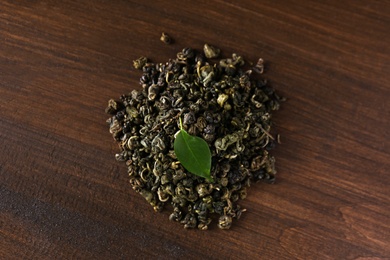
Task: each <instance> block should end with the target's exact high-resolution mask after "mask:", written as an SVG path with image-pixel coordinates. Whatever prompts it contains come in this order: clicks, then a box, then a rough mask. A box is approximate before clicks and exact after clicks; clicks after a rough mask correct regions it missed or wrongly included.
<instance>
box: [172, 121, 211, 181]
mask: <svg viewBox="0 0 390 260" xmlns="http://www.w3.org/2000/svg"><path fill="white" fill-rule="evenodd" d="M173 146H174V149H175V154H176V156H177V159H179V161H180V163H181V164H182V165H183V167H184V168H185V169H186V170H187V171H189V172H190V173H192V174H195V175H198V176H201V177H203V178H206V179H207V180H209V181H213V179H212V178H211V175H210V169H211V152H210V148H209V146H208V144H207V143H206V141H205V140H203V139H202V138H200V137H197V136H192V135H189V134H188V133H187V132H186V131H185V130H184V129H181V130H180V131H179V133H178V134H177V135H176V138H175V141H174V143H173Z"/></svg>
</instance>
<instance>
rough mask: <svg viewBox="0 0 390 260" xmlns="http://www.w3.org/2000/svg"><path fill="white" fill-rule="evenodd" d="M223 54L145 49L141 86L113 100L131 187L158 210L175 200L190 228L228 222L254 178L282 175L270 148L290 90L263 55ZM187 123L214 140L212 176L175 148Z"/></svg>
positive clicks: (189, 129) (112, 127) (175, 217)
mask: <svg viewBox="0 0 390 260" xmlns="http://www.w3.org/2000/svg"><path fill="white" fill-rule="evenodd" d="M219 55H220V51H219V49H217V48H215V47H213V46H210V45H208V44H205V46H204V48H203V51H198V50H195V49H192V48H184V49H183V50H182V51H181V52H179V53H177V57H176V58H174V59H170V60H169V61H167V62H166V63H152V62H149V60H148V59H147V58H145V57H141V58H139V59H137V60H135V61H134V64H133V65H134V67H135V68H136V69H140V70H142V72H143V73H142V76H141V78H140V85H141V88H139V89H135V90H132V91H131V92H130V93H129V94H125V95H122V96H120V98H119V99H118V100H114V99H111V100H109V102H108V107H107V108H106V112H107V113H109V114H111V117H110V118H109V119H108V120H107V123H108V124H109V131H110V133H111V134H112V136H113V137H114V139H115V141H116V142H117V143H118V144H119V148H120V152H119V153H117V154H116V155H115V158H116V160H118V161H121V162H124V163H126V166H127V171H128V175H129V178H130V184H131V187H132V188H133V189H134V190H135V191H136V192H138V193H139V194H141V195H142V196H143V197H144V198H145V199H146V201H147V202H148V203H150V205H151V206H152V207H153V208H154V210H155V211H161V210H162V209H163V208H164V207H165V206H166V205H171V206H169V207H167V208H170V209H171V210H172V213H171V214H170V216H169V219H170V220H172V221H177V222H179V223H181V224H183V225H184V227H185V228H199V229H202V230H205V229H207V228H208V225H209V224H210V222H211V221H212V220H213V219H214V220H215V219H217V221H218V227H219V228H221V229H229V228H230V227H231V224H232V220H233V219H238V218H240V216H241V214H242V212H244V211H245V209H242V208H241V207H240V206H239V205H238V204H237V202H238V201H239V200H242V199H245V197H246V196H247V188H248V187H249V186H250V184H251V183H252V182H258V181H260V180H262V181H265V182H268V183H273V182H274V180H275V174H276V171H275V166H274V165H275V159H274V157H273V156H271V155H270V153H269V150H271V149H272V148H274V146H275V144H276V143H277V142H278V139H279V138H278V137H274V136H273V135H271V134H270V130H271V112H272V111H273V110H278V109H279V105H280V102H281V101H283V98H281V97H280V96H278V95H277V94H276V93H275V91H274V89H273V88H271V87H270V86H269V85H267V81H266V80H265V79H263V78H262V75H261V74H262V73H263V69H264V66H263V60H262V59H259V60H258V62H257V64H254V65H252V66H250V65H248V64H245V61H244V59H243V57H241V56H240V55H237V54H232V56H231V58H224V59H219V60H218V56H219ZM244 68H245V69H244ZM180 131H182V132H183V133H185V134H187V135H186V136H190V137H197V139H199V138H201V139H203V140H204V141H205V142H206V143H207V145H208V147H209V150H210V155H211V166H210V169H209V174H210V177H209V178H204V177H202V176H198V175H196V174H193V173H191V172H190V171H188V170H187V169H186V168H187V166H186V167H184V166H183V165H182V163H181V162H180V161H179V160H178V157H182V158H186V154H180V155H179V156H177V154H176V153H175V149H174V142H175V138H176V136H177V134H178V133H180ZM184 131H185V132H184ZM206 148H207V147H206ZM176 152H177V151H176ZM192 156H195V158H196V156H197V154H196V153H195V154H193V155H192ZM203 157H204V156H203ZM190 161H191V160H190ZM190 163H191V162H190Z"/></svg>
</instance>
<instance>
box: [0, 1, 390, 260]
mask: <svg viewBox="0 0 390 260" xmlns="http://www.w3.org/2000/svg"><path fill="white" fill-rule="evenodd" d="M179 2H180V3H179ZM389 13H390V3H389V1H371V0H366V1H364V0H362V1H354V0H350V1H336V0H334V1H333V0H330V1H270V0H269V1H249V0H245V1H225V2H223V1H217V0H214V1H211V0H210V1H170V2H169V1H167V2H163V1H103V0H102V1H49V0H42V1H22V0H19V1H11V0H3V1H1V3H0V46H1V47H0V145H1V150H0V258H1V259H53V258H62V259H75V258H78V259H87V258H90V259H151V258H157V259H175V258H177V259H179V258H180V259H389V257H390V246H389V245H390V217H389V215H390V192H389V185H390V177H389V173H390V147H389V139H390V136H389V132H390V130H389V129H390V124H389V118H390V106H389V98H390V76H389V72H390V47H389V46H390V45H389V42H390V37H389V32H390V16H389ZM161 32H167V33H169V34H170V35H171V36H172V37H173V38H174V40H175V43H174V44H171V45H164V44H163V43H161V42H160V40H159V38H160V35H161ZM204 43H210V44H213V45H216V46H218V47H220V48H221V49H222V50H223V55H224V56H225V57H226V56H229V55H231V53H233V52H238V53H240V54H242V55H243V56H244V57H245V58H246V59H247V60H251V61H257V59H258V58H259V57H262V58H263V59H264V60H266V61H267V64H268V66H267V68H268V69H267V72H266V74H265V77H266V78H267V79H268V80H269V82H270V84H271V85H272V86H273V87H274V88H276V89H277V90H278V92H279V93H281V94H282V95H284V96H286V97H287V99H288V101H287V102H285V103H284V104H283V105H282V108H281V109H280V110H279V111H277V112H276V113H275V114H274V122H275V125H274V130H275V131H276V132H278V133H280V134H281V137H282V145H279V146H278V147H277V148H276V149H275V150H274V151H273V152H272V153H273V155H274V156H275V157H276V160H277V170H278V176H277V181H276V183H275V184H274V185H269V184H265V183H258V184H255V185H252V186H251V188H250V189H249V193H248V197H247V199H246V200H244V201H242V202H240V204H241V205H242V206H243V207H244V208H246V209H247V212H245V213H244V214H243V216H242V218H241V219H240V220H239V221H236V222H234V223H233V227H232V228H231V229H230V230H229V231H224V230H219V229H218V228H217V227H216V224H215V223H214V224H212V225H211V227H210V229H209V230H208V231H199V230H185V229H183V228H182V226H181V225H179V224H177V223H175V222H170V221H169V220H168V216H169V214H170V210H165V211H163V212H162V213H156V212H154V211H153V209H152V208H151V207H150V206H149V205H148V203H147V202H146V201H145V200H144V199H143V198H142V197H141V196H139V195H138V194H137V193H135V192H134V191H133V190H132V189H131V187H130V185H129V184H128V176H127V172H126V166H125V165H124V164H120V163H118V162H116V161H115V159H114V154H115V153H116V152H117V151H118V147H117V145H116V144H115V142H114V141H113V139H112V137H111V136H110V134H109V133H108V126H107V125H106V123H105V120H106V119H107V118H108V116H107V115H106V114H105V113H104V108H105V106H106V104H107V101H108V99H110V98H118V97H119V96H120V95H121V94H123V93H128V92H130V91H131V90H132V89H136V88H140V86H139V83H138V81H139V77H140V75H141V74H140V72H139V71H137V70H135V69H134V68H132V60H133V59H136V58H138V57H139V56H142V55H145V56H147V57H149V58H150V59H152V60H153V61H156V62H165V61H167V60H168V59H169V58H173V57H175V55H176V53H177V52H178V51H180V50H181V49H182V48H183V47H187V46H190V47H193V48H196V49H201V48H202V46H203V44H204Z"/></svg>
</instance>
